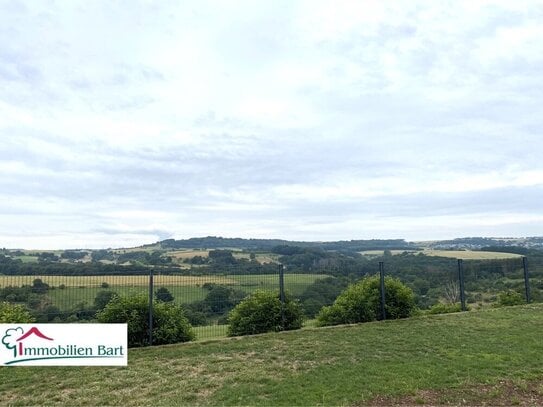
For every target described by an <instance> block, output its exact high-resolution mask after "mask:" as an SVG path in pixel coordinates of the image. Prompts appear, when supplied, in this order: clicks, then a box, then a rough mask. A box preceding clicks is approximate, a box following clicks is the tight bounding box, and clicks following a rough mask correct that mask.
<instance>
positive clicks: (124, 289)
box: [0, 274, 327, 310]
mask: <svg viewBox="0 0 543 407" xmlns="http://www.w3.org/2000/svg"><path fill="white" fill-rule="evenodd" d="M325 277H327V275H324V274H285V279H284V280H285V289H286V290H287V291H288V292H289V293H291V294H292V295H295V296H297V295H300V294H302V293H303V292H304V290H305V289H306V288H307V286H309V285H311V284H313V283H314V282H315V281H316V280H318V279H321V278H325ZM36 278H40V279H42V281H43V282H44V283H47V284H49V285H50V286H51V287H55V288H54V289H50V290H49V291H48V293H47V295H48V296H49V297H50V298H51V300H52V302H53V305H56V306H57V307H59V308H60V309H61V310H70V309H73V308H74V306H75V305H76V304H78V303H81V302H86V303H87V304H88V305H91V304H93V302H94V298H95V297H96V294H97V293H98V292H99V291H101V290H104V289H108V290H113V291H116V292H118V293H120V294H127V293H148V284H149V277H148V276H0V287H6V286H10V285H11V286H22V285H31V284H32V282H33V281H34V279H36ZM103 283H106V284H107V288H102V284H103ZM206 283H213V284H220V285H226V286H229V287H233V288H236V289H239V290H242V291H245V292H246V293H252V292H253V291H255V290H257V289H267V290H278V289H279V277H278V275H276V274H256V275H226V276H178V275H157V276H154V287H155V289H158V288H159V287H166V288H168V290H169V291H170V292H171V294H172V295H173V296H174V298H175V301H176V302H177V303H179V304H186V303H191V302H195V301H200V300H203V299H204V298H205V296H206V295H207V293H208V290H206V289H205V288H203V286H204V284H206ZM61 285H63V286H64V288H59V287H60V286H61Z"/></svg>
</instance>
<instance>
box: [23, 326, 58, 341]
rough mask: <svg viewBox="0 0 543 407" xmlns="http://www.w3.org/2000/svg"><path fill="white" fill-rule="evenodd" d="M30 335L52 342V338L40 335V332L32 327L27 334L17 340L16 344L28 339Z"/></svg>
mask: <svg viewBox="0 0 543 407" xmlns="http://www.w3.org/2000/svg"><path fill="white" fill-rule="evenodd" d="M30 335H36V336H37V337H39V338H42V339H47V340H48V341H52V340H53V338H49V337H48V336H45V335H44V334H42V333H41V332H40V330H39V329H38V328H36V327H35V326H34V327H32V328H30V330H29V331H28V332H27V333H25V334H24V335H23V336H21V337H20V338H19V339H17V342H19V341H22V340H23V339H26V338H28V337H29V336H30Z"/></svg>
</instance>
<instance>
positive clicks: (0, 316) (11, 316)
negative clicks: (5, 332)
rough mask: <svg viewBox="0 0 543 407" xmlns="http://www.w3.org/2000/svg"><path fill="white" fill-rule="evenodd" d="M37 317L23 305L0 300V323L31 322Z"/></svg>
mask: <svg viewBox="0 0 543 407" xmlns="http://www.w3.org/2000/svg"><path fill="white" fill-rule="evenodd" d="M35 320H36V319H35V318H34V317H33V316H32V314H31V313H30V312H29V311H28V310H27V309H26V308H25V307H24V306H22V305H19V304H11V303H9V302H0V323H2V324H10V323H20V324H25V323H31V322H34V321H35Z"/></svg>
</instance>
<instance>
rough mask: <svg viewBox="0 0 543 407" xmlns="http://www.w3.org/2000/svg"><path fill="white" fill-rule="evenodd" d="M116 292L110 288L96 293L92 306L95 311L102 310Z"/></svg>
mask: <svg viewBox="0 0 543 407" xmlns="http://www.w3.org/2000/svg"><path fill="white" fill-rule="evenodd" d="M117 295H118V294H117V293H116V292H115V291H111V290H101V291H98V293H96V297H95V298H94V307H95V308H96V310H97V311H101V310H103V309H104V308H105V307H106V305H107V304H108V303H109V302H110V301H111V300H112V299H113V298H114V297H115V296H117Z"/></svg>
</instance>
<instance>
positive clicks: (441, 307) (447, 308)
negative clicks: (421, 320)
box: [428, 302, 462, 314]
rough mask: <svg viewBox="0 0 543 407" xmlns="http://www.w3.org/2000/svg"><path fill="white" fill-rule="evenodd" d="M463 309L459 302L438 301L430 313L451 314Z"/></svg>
mask: <svg viewBox="0 0 543 407" xmlns="http://www.w3.org/2000/svg"><path fill="white" fill-rule="evenodd" d="M460 311H462V305H461V304H459V303H455V304H443V303H441V302H438V303H437V304H435V305H432V307H431V308H430V309H429V310H428V314H450V313H452V312H460Z"/></svg>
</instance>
